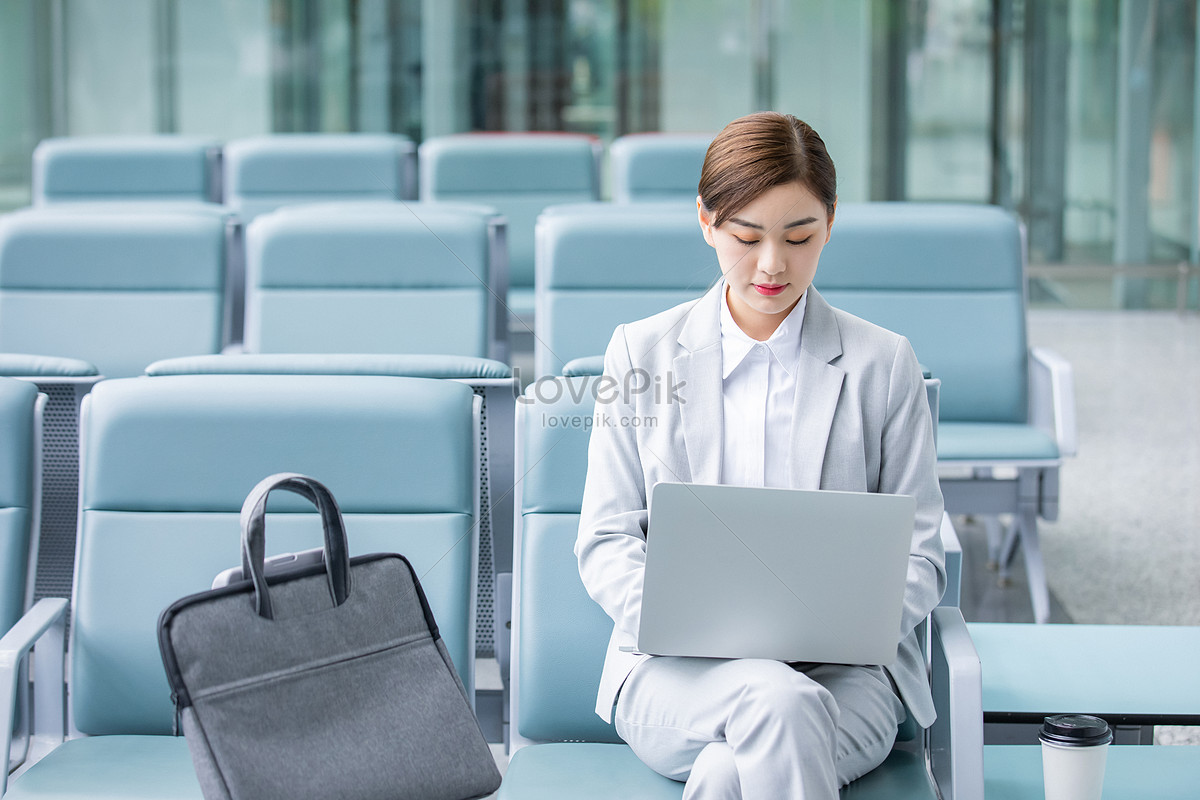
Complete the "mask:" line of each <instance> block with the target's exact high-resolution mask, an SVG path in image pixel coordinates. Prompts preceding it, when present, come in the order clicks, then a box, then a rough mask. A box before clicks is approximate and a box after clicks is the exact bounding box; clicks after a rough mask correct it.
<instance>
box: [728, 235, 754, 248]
mask: <svg viewBox="0 0 1200 800" xmlns="http://www.w3.org/2000/svg"><path fill="white" fill-rule="evenodd" d="M733 238H734V239H737V240H738V241H739V242H741V243H742V244H744V245H746V246H747V247H750V246H751V245H755V244H758V240H757V239H743V238H742V237H740V236H738V235H736V234H733Z"/></svg>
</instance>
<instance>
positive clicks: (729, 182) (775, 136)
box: [699, 111, 837, 225]
mask: <svg viewBox="0 0 1200 800" xmlns="http://www.w3.org/2000/svg"><path fill="white" fill-rule="evenodd" d="M793 181H799V182H800V183H801V184H803V185H804V186H805V187H806V188H807V189H808V190H809V191H810V192H812V193H813V194H814V195H816V197H817V199H818V200H820V201H821V202H822V203H824V204H825V210H826V211H827V212H828V213H829V215H830V216H831V217H832V216H833V209H834V206H835V204H836V203H837V171H836V170H835V169H834V166H833V159H831V158H830V157H829V152H828V151H827V150H826V149H825V142H823V141H822V140H821V137H820V136H819V135H818V134H817V132H816V131H814V130H813V129H812V128H811V127H809V125H808V123H806V122H804V121H802V120H799V119H796V118H795V117H793V116H792V115H791V114H779V113H777V112H774V111H761V112H759V113H757V114H750V115H749V116H745V117H740V118H739V119H735V120H734V121H733V122H731V123H729V124H728V125H726V126H725V130H723V131H721V132H720V133H719V134H717V137H716V138H715V139H713V140H712V144H710V145H709V146H708V152H707V153H706V154H705V156H704V168H703V169H702V170H701V171H700V186H699V194H700V200H701V202H702V203H704V207H705V209H707V210H708V212H709V214H711V215H712V223H713V225H720V224H721V223H723V222H725V220H727V219H729V218H730V217H732V216H733V215H734V214H736V213H737V211H738V209H741V208H744V207H745V206H746V205H747V204H749V203H751V202H753V200H754V199H755V198H756V197H758V196H759V195H761V194H762V193H763V192H765V191H767V190H768V189H770V188H772V187H774V186H779V185H780V184H784V183H791V182H793Z"/></svg>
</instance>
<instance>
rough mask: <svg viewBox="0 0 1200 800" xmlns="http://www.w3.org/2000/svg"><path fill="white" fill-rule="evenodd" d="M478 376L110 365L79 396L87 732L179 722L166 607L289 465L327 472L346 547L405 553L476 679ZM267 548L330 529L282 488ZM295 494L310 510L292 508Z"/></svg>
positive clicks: (79, 575)
mask: <svg viewBox="0 0 1200 800" xmlns="http://www.w3.org/2000/svg"><path fill="white" fill-rule="evenodd" d="M473 405H474V396H473V394H472V392H471V389H470V387H468V386H465V385H462V384H458V383H454V382H450V381H437V380H428V379H422V378H399V377H384V376H336V377H335V376H309V375H265V376H264V375H196V376H166V377H158V378H136V379H126V380H114V381H103V382H101V383H100V384H98V385H97V387H96V388H95V389H94V390H93V392H92V394H91V395H90V396H89V397H88V399H87V401H85V405H84V419H83V434H82V435H83V462H82V466H81V471H82V476H81V489H80V491H81V502H80V506H81V521H80V538H79V542H80V544H79V554H78V558H77V566H76V578H75V580H76V586H75V600H74V617H73V620H72V626H71V637H72V642H71V651H70V652H71V704H72V711H73V715H74V723H75V725H76V726H77V727H78V728H79V729H80V730H81V731H83V732H84V733H89V734H105V733H152V734H164V733H170V731H171V726H172V717H173V710H172V707H171V702H170V697H169V696H170V692H169V690H168V687H167V683H166V679H165V677H164V673H163V668H162V662H161V659H160V656H159V652H158V644H157V637H156V622H157V619H158V615H159V613H160V612H161V611H162V610H163V609H164V608H165V607H166V606H167V605H168V604H170V603H171V602H173V601H174V600H176V599H178V598H180V597H183V596H185V595H187V594H190V593H193V592H198V591H202V590H205V589H207V588H208V586H209V585H210V583H211V582H212V579H213V577H214V576H215V575H216V574H217V573H218V572H220V571H221V570H223V569H225V568H227V567H231V566H235V565H237V564H238V563H239V562H240V556H239V552H240V550H239V535H240V534H239V527H238V512H239V510H240V508H241V505H242V502H243V500H244V499H245V496H246V494H247V493H248V492H249V491H250V488H252V487H253V486H254V485H255V483H256V482H257V481H259V480H261V479H262V478H263V477H265V476H267V475H270V474H273V473H276V472H283V471H294V472H300V473H304V474H308V475H312V476H313V477H315V478H317V479H318V480H320V481H322V482H323V483H325V484H326V485H327V486H329V488H330V490H331V491H332V492H333V494H334V496H335V497H336V498H337V500H338V503H339V505H340V506H341V509H342V511H343V513H344V515H345V518H346V528H347V533H348V537H349V542H350V550H351V554H352V555H354V554H361V553H370V552H399V553H401V554H403V555H405V556H407V557H408V558H409V559H410V561H411V562H412V563H413V566H414V567H415V569H416V571H417V573H418V575H419V577H420V579H421V581H422V584H423V586H424V588H425V591H426V593H427V595H428V596H429V601H430V604H431V606H432V608H433V611H434V615H435V617H436V618H437V621H438V623H439V627H440V629H441V633H442V637H443V639H444V640H445V643H446V646H447V648H448V650H449V651H450V654H451V657H452V658H453V659H454V662H455V664H456V666H457V667H458V669H459V672H460V674H461V675H462V677H463V680H464V683H465V684H466V686H467V687H468V691H472V675H473V657H474V640H473V636H472V630H471V626H470V620H471V608H472V601H473V597H472V595H471V589H472V573H471V569H472V567H473V564H474V560H473V547H474V530H475V519H474V510H475V506H476V502H475V495H474V492H475V480H476V478H475V475H476V471H477V463H478V462H477V459H478V453H477V451H476V449H475V447H476V445H475V442H474V436H473V430H474V426H475V421H474V419H473V412H472V409H473ZM270 508H271V510H272V511H279V512H282V513H278V514H276V513H272V514H271V515H270V516H269V518H268V522H267V551H268V553H283V552H294V551H298V550H304V549H308V548H310V547H316V546H319V545H320V542H321V535H320V525H319V522H318V520H317V518H316V515H315V514H313V513H309V512H310V509H309V508H308V507H307V506H306V505H305V503H304V501H302V500H299V499H298V498H293V497H289V496H287V495H281V497H280V498H278V501H277V499H276V498H274V497H273V498H272V500H271V506H270ZM297 511H301V512H304V513H288V512H297Z"/></svg>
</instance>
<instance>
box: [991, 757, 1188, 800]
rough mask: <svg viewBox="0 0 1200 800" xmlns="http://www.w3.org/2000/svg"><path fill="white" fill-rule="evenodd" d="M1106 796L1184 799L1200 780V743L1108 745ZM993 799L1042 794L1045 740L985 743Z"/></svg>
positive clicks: (1031, 798) (1020, 799)
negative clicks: (1043, 741) (1185, 744)
mask: <svg viewBox="0 0 1200 800" xmlns="http://www.w3.org/2000/svg"><path fill="white" fill-rule="evenodd" d="M1107 762H1108V763H1107V764H1106V765H1105V769H1104V800H1143V798H1147V797H1153V798H1155V800H1184V798H1189V800H1191V798H1195V797H1196V792H1197V789H1196V787H1197V786H1200V747H1186V746H1185V747H1137V746H1132V745H1124V746H1117V747H1109V748H1108V760H1107ZM983 776H984V793H985V795H986V796H987V799H988V800H1042V798H1043V797H1045V794H1044V789H1043V785H1042V748H1041V745H988V746H987V747H985V748H984V749H983Z"/></svg>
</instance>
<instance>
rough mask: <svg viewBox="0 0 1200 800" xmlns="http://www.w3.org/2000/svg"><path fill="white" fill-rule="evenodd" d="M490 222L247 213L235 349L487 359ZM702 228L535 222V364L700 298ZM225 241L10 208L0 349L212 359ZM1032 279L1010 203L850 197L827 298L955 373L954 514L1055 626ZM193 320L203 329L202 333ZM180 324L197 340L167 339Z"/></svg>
mask: <svg viewBox="0 0 1200 800" xmlns="http://www.w3.org/2000/svg"><path fill="white" fill-rule="evenodd" d="M487 213H488V212H486V211H483V210H479V209H474V210H473V209H471V208H460V207H454V208H447V207H442V206H439V207H436V208H435V207H433V206H426V205H421V206H420V210H419V211H418V210H417V207H415V206H407V207H405V206H400V207H396V206H395V205H381V204H363V205H346V206H313V207H307V208H293V209H285V210H279V211H276V212H274V213H272V214H270V215H267V216H265V217H262V218H260V219H258V220H256V221H255V222H254V223H252V224H251V226H250V230H249V233H248V235H247V239H248V246H247V248H246V251H247V253H248V273H249V275H250V278H249V280H248V281H247V283H248V288H247V291H246V298H247V300H246V305H247V313H246V318H247V326H246V333H247V336H246V337H245V344H244V349H245V350H249V351H265V352H277V353H278V352H301V353H304V352H314V351H325V352H329V351H335V352H336V351H341V352H385V353H394V352H403V351H405V350H407V351H408V352H431V351H437V350H438V348H439V346H442V347H444V348H449V346H450V345H451V344H454V343H458V344H460V345H461V346H462V347H463V348H464V350H460V351H458V352H459V353H460V354H463V355H494V354H495V352H494V349H493V347H494V346H496V341H495V337H498V336H499V335H500V330H501V328H502V327H503V325H502V324H500V323H497V320H498V319H499V318H500V317H501V316H502V314H501V312H500V311H498V310H494V311H493V312H492V314H491V315H490V316H489V315H488V314H487V313H486V312H484V311H482V310H481V309H485V308H488V307H492V308H495V301H496V300H497V296H498V293H497V290H496V289H495V288H494V286H495V284H494V283H493V284H491V287H489V286H488V284H489V282H490V281H491V278H490V276H491V275H492V274H493V273H494V270H491V267H493V266H494V265H495V263H496V262H497V261H499V260H500V257H499V256H497V255H496V252H497V250H499V249H500V248H499V247H498V246H497V245H496V238H497V236H498V235H499V234H498V228H497V226H496V225H495V224H493V222H494V218H492V217H489V216H487ZM117 221H119V222H120V224H117ZM695 224H696V223H695V220H694V217H693V213H692V211H691V209H690V208H688V207H687V206H683V205H677V204H663V203H648V204H642V205H639V206H637V207H634V206H630V205H621V204H600V203H596V204H586V205H578V204H576V205H563V206H557V207H552V208H550V209H548V210H546V211H544V212H543V213H542V214H541V215H540V217H539V221H538V224H537V241H538V254H537V262H538V270H537V272H538V277H537V291H536V297H537V306H538V314H537V322H536V328H535V331H536V336H535V344H534V363H535V372H536V373H537V374H538V375H553V374H557V373H558V372H559V371H560V369H561V368H562V366H563V365H565V364H566V363H567V362H569V361H571V360H573V359H575V358H578V357H584V356H589V355H593V354H596V353H600V352H603V350H604V348H605V346H606V344H607V341H608V338H609V336H610V335H611V332H612V330H613V329H614V327H615V326H616V325H618V324H620V323H622V322H626V321H629V320H632V319H636V318H639V317H643V316H646V315H649V314H652V313H655V312H657V311H659V310H662V309H665V308H667V307H669V306H671V305H674V304H675V303H678V302H681V301H684V300H686V299H689V298H693V297H696V296H698V295H699V294H701V293H702V292H703V291H704V289H705V288H706V287H707V286H708V285H709V284H710V283H711V281H712V280H713V279H714V277H715V275H716V273H717V267H716V265H715V264H714V263H713V261H714V258H713V255H712V253H711V249H710V248H708V246H707V245H706V244H704V242H703V239H702V237H700V236H698V235H697V233H696V230H695ZM136 225H143V226H146V228H147V230H148V234H149V235H148V236H147V237H146V240H145V241H146V242H148V244H144V243H143V241H142V239H140V238H139V237H138V236H134V235H132V234H131V235H129V236H124V233H125V231H126V230H127V229H129V228H130V226H136ZM176 230H177V231H178V234H176V233H174V231H176ZM168 232H171V233H169V234H168ZM156 237H157V238H156ZM172 237H173V238H172ZM228 241H229V237H228V228H227V227H223V223H222V220H221V218H220V217H213V216H207V215H199V216H197V217H194V218H193V217H176V216H172V215H171V214H168V213H146V214H139V215H134V216H131V217H126V216H124V215H123V214H118V215H117V216H116V217H111V218H110V217H108V216H106V215H104V214H98V215H93V214H87V215H82V216H79V217H76V216H74V215H72V214H70V213H68V212H58V211H44V212H43V211H37V210H34V211H29V212H24V213H18V214H13V215H9V217H8V218H7V219H5V220H4V221H3V222H2V223H0V350H8V351H18V352H19V351H32V352H47V348H46V347H45V346H44V345H43V342H45V341H47V340H49V341H50V342H51V343H52V344H54V345H57V347H56V349H55V350H50V352H57V353H58V354H62V355H73V356H80V357H84V358H87V357H88V356H93V355H94V359H88V360H94V361H95V362H96V363H97V364H98V366H99V367H100V369H101V371H102V372H103V373H104V374H105V375H107V376H109V377H121V376H126V375H136V374H140V373H141V371H142V369H143V368H144V367H145V365H146V364H147V363H150V362H151V361H154V360H156V359H159V358H163V357H166V356H171V355H179V354H181V353H215V352H218V351H219V350H220V347H219V344H220V337H219V336H218V335H217V333H216V328H217V324H218V323H217V321H218V320H219V319H220V318H221V316H222V311H221V309H222V308H223V307H224V308H228V307H229V305H230V304H229V303H226V304H224V306H223V305H222V303H221V302H220V300H219V295H220V290H219V287H220V286H221V283H220V280H219V277H217V275H216V274H215V273H216V272H218V270H216V269H215V268H213V267H212V266H211V265H208V266H206V267H205V268H204V269H201V268H199V267H195V268H194V269H193V268H190V267H189V266H188V265H189V264H194V263H195V262H196V261H197V260H200V259H207V260H208V261H218V262H219V260H220V254H221V253H223V252H228V251H227V250H223V249H222V243H223V242H224V243H226V244H228ZM397 251H402V252H403V253H404V254H405V255H408V254H411V255H413V263H412V265H411V268H409V269H397V268H395V266H394V259H396V258H397V257H398V256H397ZM156 254H158V255H156ZM158 258H162V259H164V260H165V261H169V262H170V263H168V264H166V265H165V266H161V265H159V264H158V263H157V259H158ZM229 258H230V257H229V256H226V260H229ZM56 259H57V261H56ZM1024 266H1025V265H1024V258H1023V252H1022V245H1021V234H1020V228H1019V225H1018V223H1017V222H1016V220H1015V218H1014V217H1012V215H1010V214H1008V213H1006V212H1004V211H1002V210H1000V209H997V208H992V207H982V206H946V205H927V204H905V203H864V204H845V205H844V206H843V207H842V208H840V209H839V212H838V218H837V222H836V224H835V226H834V235H833V239H832V240H831V241H830V243H829V244H828V245H827V247H826V248H825V250H824V252H823V254H822V263H821V269H820V271H819V273H818V275H817V280H816V286H817V288H818V289H819V290H820V291H821V292H822V293H823V294H825V295H826V296H827V297H828V299H829V300H831V301H832V302H833V303H834V305H837V306H840V307H842V308H845V309H846V310H848V311H850V312H852V313H856V314H858V315H859V316H862V317H865V318H867V319H869V320H872V321H874V322H877V323H879V324H881V325H883V326H885V327H888V328H891V329H892V330H895V331H898V332H900V333H902V334H904V335H905V336H907V337H908V338H909V340H910V341H911V342H912V344H913V346H914V348H915V350H916V353H917V356H918V358H919V359H920V360H921V361H922V363H923V364H925V365H926V367H928V368H929V369H930V370H931V371H932V373H933V374H934V375H935V376H937V377H938V378H940V379H941V380H942V382H943V386H944V391H943V397H942V409H941V417H942V420H943V427H942V435H941V437H940V438H939V441H938V453H939V460H940V461H941V462H942V465H943V468H944V471H945V474H944V476H943V477H944V481H943V486H944V489H945V492H946V496H947V505H948V507H949V508H950V509H951V511H952V512H954V513H975V514H986V515H998V514H1002V513H1009V514H1013V515H1014V523H1013V525H1012V526H1011V528H1010V529H1009V530H1008V531H1007V533H1006V534H1004V535H1002V531H1001V530H1000V529H999V526H996V525H992V526H989V529H990V531H991V538H992V542H991V550H992V553H991V555H992V559H993V561H995V562H996V563H997V564H998V565H1000V566H1001V568H1003V567H1004V566H1005V565H1007V563H1008V562H1009V561H1010V559H1011V558H1012V556H1013V553H1014V552H1015V551H1016V548H1017V547H1018V546H1019V547H1020V548H1021V550H1022V552H1023V554H1024V557H1025V560H1026V563H1027V567H1028V572H1029V575H1030V590H1031V594H1032V600H1033V607H1034V612H1035V616H1036V617H1037V619H1038V621H1039V622H1044V621H1046V620H1047V619H1048V617H1049V594H1048V590H1047V588H1046V580H1045V577H1044V570H1043V568H1042V566H1041V565H1042V559H1041V553H1040V548H1039V547H1038V539H1037V520H1038V519H1039V518H1042V519H1048V520H1053V519H1055V518H1056V516H1057V512H1058V472H1059V468H1060V466H1061V460H1062V458H1064V457H1066V456H1069V455H1071V454H1072V453H1073V452H1074V451H1075V448H1076V444H1075V424H1074V399H1073V393H1072V386H1071V375H1070V367H1069V364H1067V363H1066V362H1065V361H1064V360H1063V359H1061V358H1059V357H1057V356H1056V355H1054V354H1053V353H1052V352H1049V351H1046V350H1044V349H1038V348H1034V349H1031V348H1030V347H1029V344H1028V341H1027V336H1026V297H1025V292H1026V289H1025V268H1024ZM51 267H55V268H51ZM102 271H110V272H111V273H112V274H113V275H114V276H115V277H114V278H112V279H111V280H110V281H109V282H108V283H107V284H106V285H107V287H108V288H106V289H102V290H98V291H95V292H93V293H92V294H91V295H90V296H88V295H87V293H86V292H85V290H84V288H83V287H86V288H87V289H88V290H89V291H90V290H94V289H96V284H97V283H98V282H100V281H99V279H98V278H97V277H96V276H97V274H98V273H99V272H102ZM485 272H486V275H487V276H489V277H487V278H486V279H485V278H484V277H483V276H482V274H481V273H485ZM193 273H195V274H193ZM139 281H141V282H142V285H141V286H137V283H138V282H139ZM135 307H137V308H141V309H144V310H143V311H140V312H135V310H134V309H135ZM201 316H203V317H205V318H206V319H207V320H208V326H207V329H205V330H200V331H197V330H196V328H199V327H201V326H199V325H197V324H195V323H194V321H195V319H196V318H198V317H201ZM176 324H182V325H183V326H184V328H185V329H186V332H180V333H174V332H173V331H175V330H176V329H175V328H173V327H172V326H174V325H176ZM43 331H45V333H43ZM489 334H491V335H492V345H489V347H488V348H487V349H484V344H483V343H484V341H485V340H487V339H488V337H489ZM40 336H44V337H46V338H38V337H40ZM68 336H72V337H74V344H73V345H72V346H68V345H67V343H66V339H67V337H68ZM185 337H190V338H188V339H187V341H184V338H185ZM471 346H474V347H476V348H479V349H478V350H475V351H473V352H472V351H471V350H470V349H469V348H470V347H471ZM89 348H90V349H89ZM123 349H127V350H128V351H129V353H128V354H127V355H125V356H124V357H123V359H119V358H118V356H119V354H120V353H121V352H122V351H123ZM442 352H446V350H445V349H443V350H442ZM450 352H455V351H454V350H453V349H451V350H450ZM102 359H104V360H103V361H102Z"/></svg>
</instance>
